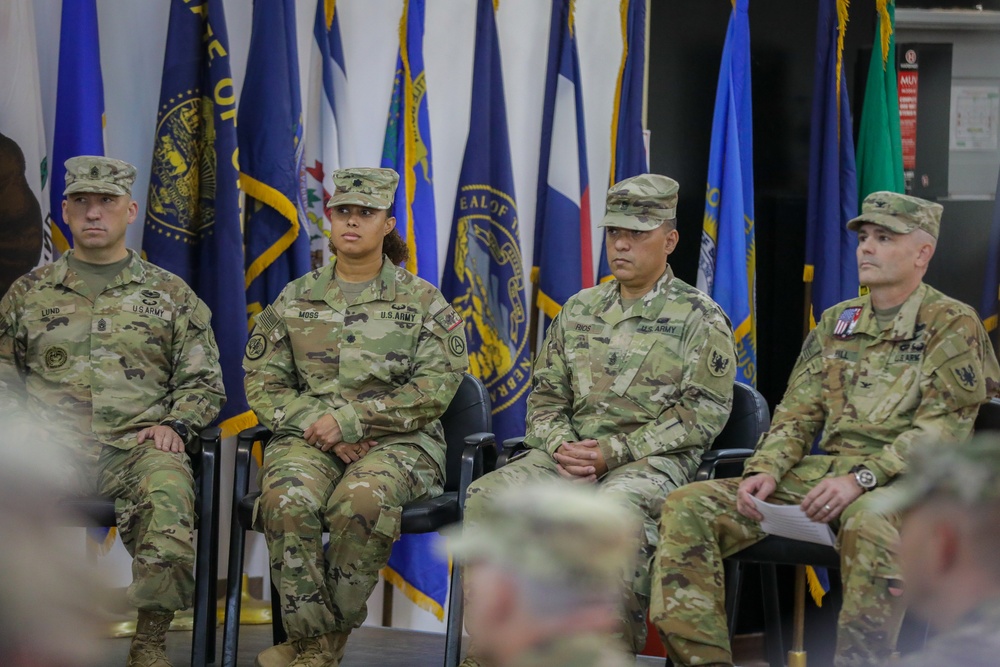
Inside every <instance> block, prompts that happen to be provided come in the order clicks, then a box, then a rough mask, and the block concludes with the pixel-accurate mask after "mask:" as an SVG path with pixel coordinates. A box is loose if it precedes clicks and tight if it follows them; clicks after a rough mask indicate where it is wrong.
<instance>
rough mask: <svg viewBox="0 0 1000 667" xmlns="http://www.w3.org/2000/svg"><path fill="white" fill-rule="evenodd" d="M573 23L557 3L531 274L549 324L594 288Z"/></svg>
mask: <svg viewBox="0 0 1000 667" xmlns="http://www.w3.org/2000/svg"><path fill="white" fill-rule="evenodd" d="M573 19H574V5H573V2H572V1H571V0H553V3H552V22H551V24H550V26H551V27H550V30H549V56H548V69H547V74H546V77H545V98H544V104H543V107H542V108H543V111H542V145H541V150H540V152H539V161H538V200H537V206H536V209H535V248H534V262H533V266H532V269H531V280H532V282H533V283H534V284H535V286H536V288H537V289H536V291H535V307H536V308H537V309H538V310H539V311H541V315H542V316H543V317H544V318H545V324H546V325H547V324H548V323H550V322H551V321H552V319H554V318H555V316H556V315H558V314H559V311H560V310H561V309H562V307H563V304H565V303H566V300H567V299H569V298H570V297H571V296H573V295H574V294H576V293H577V292H579V291H580V290H581V289H583V288H585V287H592V286H593V284H594V254H593V250H592V245H591V229H590V187H589V184H588V177H587V138H586V124H585V123H584V114H583V91H582V90H581V86H580V62H579V57H578V55H577V47H576V29H575V26H574V21H573ZM546 328H547V326H545V327H542V331H544V330H545V329H546Z"/></svg>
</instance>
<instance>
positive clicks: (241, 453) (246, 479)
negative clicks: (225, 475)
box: [233, 424, 271, 510]
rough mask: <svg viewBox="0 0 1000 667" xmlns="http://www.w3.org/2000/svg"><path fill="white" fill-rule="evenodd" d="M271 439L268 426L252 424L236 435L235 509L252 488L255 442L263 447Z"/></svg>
mask: <svg viewBox="0 0 1000 667" xmlns="http://www.w3.org/2000/svg"><path fill="white" fill-rule="evenodd" d="M270 439H271V431H270V430H269V429H268V428H267V427H266V426H261V425H260V424H258V425H257V426H251V427H250V428H245V429H243V430H242V431H240V433H239V435H237V436H236V469H235V471H234V472H233V509H234V510H235V509H236V506H237V505H238V504H239V502H240V501H241V500H243V496H245V495H246V494H247V491H249V489H250V459H251V453H252V452H253V445H254V443H255V442H260V446H261V447H262V448H263V447H264V446H265V445H266V444H267V441H268V440H270Z"/></svg>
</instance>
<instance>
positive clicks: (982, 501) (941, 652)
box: [882, 433, 1000, 667]
mask: <svg viewBox="0 0 1000 667" xmlns="http://www.w3.org/2000/svg"><path fill="white" fill-rule="evenodd" d="M893 490H894V491H895V492H896V494H895V495H892V496H890V497H889V498H887V499H886V504H885V507H884V508H882V509H884V511H887V512H897V513H901V514H902V516H903V519H902V527H901V528H900V545H899V560H900V564H901V566H902V568H903V576H904V577H906V595H905V598H906V600H907V601H908V602H909V604H910V607H911V608H912V609H913V610H914V611H915V612H917V613H918V614H920V615H921V616H923V617H924V618H926V619H927V620H928V621H929V622H930V623H931V625H933V626H934V628H935V629H936V630H937V631H938V632H940V633H941V634H940V635H939V636H937V637H934V638H933V639H931V641H930V642H929V643H928V644H927V646H926V647H925V648H924V649H923V650H922V651H918V652H917V653H914V654H911V655H909V656H906V657H904V658H903V659H902V660H901V661H899V662H897V663H895V664H897V665H898V666H899V667H993V666H994V665H996V664H998V663H1000V558H998V557H997V554H1000V434H997V433H984V434H982V435H978V436H976V437H975V438H973V439H972V440H971V441H969V442H967V443H963V444H961V445H957V446H955V445H938V446H936V447H927V448H926V449H921V450H920V451H919V452H918V455H917V456H915V457H914V460H913V461H912V463H911V464H910V469H909V471H908V472H907V474H906V476H905V477H904V478H903V479H902V480H900V482H899V483H898V484H897V485H896V486H895V488H894V489H893Z"/></svg>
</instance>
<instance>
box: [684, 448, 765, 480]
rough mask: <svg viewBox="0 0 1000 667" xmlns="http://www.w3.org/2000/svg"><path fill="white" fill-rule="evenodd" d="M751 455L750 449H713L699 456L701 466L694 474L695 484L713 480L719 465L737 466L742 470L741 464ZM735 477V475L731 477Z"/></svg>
mask: <svg viewBox="0 0 1000 667" xmlns="http://www.w3.org/2000/svg"><path fill="white" fill-rule="evenodd" d="M752 455H753V450H752V449H742V448H740V449H713V450H710V451H707V452H705V453H704V454H702V455H701V465H699V466H698V470H697V472H695V474H694V480H695V481H696V482H702V481H705V480H706V479H714V478H715V477H716V470H717V468H718V467H719V466H720V465H733V466H738V467H739V468H740V470H741V471H742V469H743V463H745V462H746V460H747V459H749V458H750V457H751V456H752ZM733 476H735V475H733Z"/></svg>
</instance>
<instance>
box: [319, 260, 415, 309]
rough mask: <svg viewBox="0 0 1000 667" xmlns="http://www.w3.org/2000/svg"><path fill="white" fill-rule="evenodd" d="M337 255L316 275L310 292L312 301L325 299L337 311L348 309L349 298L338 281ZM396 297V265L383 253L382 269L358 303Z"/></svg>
mask: <svg viewBox="0 0 1000 667" xmlns="http://www.w3.org/2000/svg"><path fill="white" fill-rule="evenodd" d="M336 267H337V257H336V255H334V257H333V258H332V259H331V260H330V264H329V265H327V267H326V268H324V269H323V270H322V271H321V272H320V273H319V275H318V276H317V277H316V282H315V283H314V284H313V287H312V291H311V292H310V293H309V299H310V300H311V301H324V302H326V304H327V305H329V306H330V307H331V308H333V309H334V310H336V311H339V312H344V311H345V310H347V300H346V299H344V293H343V292H342V291H341V290H340V285H339V284H338V283H337V272H336ZM395 299H396V266H395V265H394V264H393V263H392V262H390V261H389V258H388V257H386V256H385V255H382V269H381V270H380V271H379V274H378V275H377V276H375V281H374V282H373V283H372V284H371V285H369V286H368V288H367V289H365V291H364V292H362V293H361V296H360V297H358V300H357V301H356V303H368V302H369V301H394V300H395Z"/></svg>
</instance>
